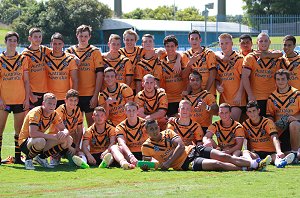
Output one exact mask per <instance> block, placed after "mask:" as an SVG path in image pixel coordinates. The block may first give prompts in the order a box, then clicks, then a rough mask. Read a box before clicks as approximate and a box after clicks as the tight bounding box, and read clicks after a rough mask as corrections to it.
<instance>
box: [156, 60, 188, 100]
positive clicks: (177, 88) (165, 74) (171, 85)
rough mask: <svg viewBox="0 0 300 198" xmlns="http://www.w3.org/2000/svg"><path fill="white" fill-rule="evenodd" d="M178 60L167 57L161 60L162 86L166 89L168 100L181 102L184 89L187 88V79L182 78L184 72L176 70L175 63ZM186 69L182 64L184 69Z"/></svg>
mask: <svg viewBox="0 0 300 198" xmlns="http://www.w3.org/2000/svg"><path fill="white" fill-rule="evenodd" d="M175 62H176V60H173V61H169V60H168V59H167V57H165V58H164V59H162V60H161V66H162V81H161V82H162V83H161V84H160V85H161V87H162V88H164V89H165V90H166V93H167V95H168V102H169V103H172V102H179V101H180V100H181V94H182V91H184V90H185V89H186V80H187V79H183V78H182V72H180V73H175V72H174V64H175ZM183 69H184V67H183V65H182V70H183Z"/></svg>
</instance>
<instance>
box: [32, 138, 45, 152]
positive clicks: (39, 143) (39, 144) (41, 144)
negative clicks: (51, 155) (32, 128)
mask: <svg viewBox="0 0 300 198" xmlns="http://www.w3.org/2000/svg"><path fill="white" fill-rule="evenodd" d="M33 145H34V147H35V148H36V149H37V150H43V149H44V148H45V146H46V140H45V139H44V138H35V140H34V142H33Z"/></svg>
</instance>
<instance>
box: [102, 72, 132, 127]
mask: <svg viewBox="0 0 300 198" xmlns="http://www.w3.org/2000/svg"><path fill="white" fill-rule="evenodd" d="M116 78H117V73H116V70H115V69H114V68H112V67H108V68H106V69H105V70H104V81H105V84H106V88H105V89H104V90H103V91H102V92H101V93H100V94H99V99H98V100H99V101H98V104H99V105H100V106H103V107H104V108H105V110H106V113H107V115H108V119H109V120H110V121H111V122H112V124H113V125H114V126H117V125H118V124H119V123H120V122H122V121H123V120H125V119H126V115H125V108H124V105H125V104H126V103H127V102H128V101H133V99H134V95H133V91H132V89H131V88H130V87H129V86H128V85H126V84H124V83H118V82H117V79H116Z"/></svg>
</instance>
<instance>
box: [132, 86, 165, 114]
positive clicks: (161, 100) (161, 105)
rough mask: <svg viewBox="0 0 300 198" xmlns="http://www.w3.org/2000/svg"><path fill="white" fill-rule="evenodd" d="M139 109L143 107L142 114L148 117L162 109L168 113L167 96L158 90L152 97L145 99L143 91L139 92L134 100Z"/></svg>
mask: <svg viewBox="0 0 300 198" xmlns="http://www.w3.org/2000/svg"><path fill="white" fill-rule="evenodd" d="M134 101H135V102H136V103H137V104H138V105H139V107H144V113H145V114H146V115H150V114H152V113H155V112H157V111H158V110H160V109H162V110H165V111H168V98H167V94H166V93H165V92H164V91H163V90H160V89H155V94H154V96H153V97H147V96H146V94H145V91H144V90H142V91H140V92H139V93H138V94H137V95H136V96H135V98H134Z"/></svg>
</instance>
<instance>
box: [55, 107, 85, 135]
mask: <svg viewBox="0 0 300 198" xmlns="http://www.w3.org/2000/svg"><path fill="white" fill-rule="evenodd" d="M56 112H57V113H58V115H59V116H60V118H61V119H62V121H63V123H64V125H65V127H66V129H68V130H69V133H70V134H74V133H76V132H77V127H78V126H80V125H82V124H83V118H82V112H81V111H80V108H79V107H76V109H74V110H72V113H71V114H70V115H69V114H68V112H67V107H66V105H65V104H62V105H60V106H59V107H57V109H56ZM50 132H51V133H52V132H57V129H56V128H55V126H53V125H51V127H50Z"/></svg>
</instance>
